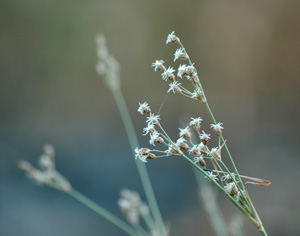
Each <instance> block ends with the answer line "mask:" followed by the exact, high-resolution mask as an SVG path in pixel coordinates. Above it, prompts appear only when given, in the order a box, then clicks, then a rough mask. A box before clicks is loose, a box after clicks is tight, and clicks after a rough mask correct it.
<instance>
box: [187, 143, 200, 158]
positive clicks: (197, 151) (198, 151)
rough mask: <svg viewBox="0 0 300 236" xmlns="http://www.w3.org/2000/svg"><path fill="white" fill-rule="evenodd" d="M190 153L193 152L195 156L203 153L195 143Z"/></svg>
mask: <svg viewBox="0 0 300 236" xmlns="http://www.w3.org/2000/svg"><path fill="white" fill-rule="evenodd" d="M189 153H193V154H194V155H195V156H200V155H201V152H200V150H199V147H198V145H194V146H193V147H192V148H190V149H189Z"/></svg>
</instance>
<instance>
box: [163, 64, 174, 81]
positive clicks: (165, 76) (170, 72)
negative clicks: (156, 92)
mask: <svg viewBox="0 0 300 236" xmlns="http://www.w3.org/2000/svg"><path fill="white" fill-rule="evenodd" d="M174 71H175V70H174V68H173V67H171V66H169V68H168V69H167V70H165V71H164V73H162V74H161V76H162V79H163V80H165V81H167V80H168V79H169V80H172V81H173V80H174V79H175V75H174V74H173V72H174Z"/></svg>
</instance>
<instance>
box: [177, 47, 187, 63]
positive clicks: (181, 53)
mask: <svg viewBox="0 0 300 236" xmlns="http://www.w3.org/2000/svg"><path fill="white" fill-rule="evenodd" d="M177 59H181V60H188V59H189V55H188V54H187V53H186V52H185V51H184V50H183V49H182V48H178V49H177V50H176V52H175V53H174V61H176V60H177Z"/></svg>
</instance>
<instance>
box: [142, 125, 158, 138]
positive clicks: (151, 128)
mask: <svg viewBox="0 0 300 236" xmlns="http://www.w3.org/2000/svg"><path fill="white" fill-rule="evenodd" d="M143 132H144V133H143V135H144V136H145V135H147V134H149V133H150V134H153V132H155V128H154V125H153V124H152V123H150V122H149V123H148V125H147V127H146V128H144V129H143Z"/></svg>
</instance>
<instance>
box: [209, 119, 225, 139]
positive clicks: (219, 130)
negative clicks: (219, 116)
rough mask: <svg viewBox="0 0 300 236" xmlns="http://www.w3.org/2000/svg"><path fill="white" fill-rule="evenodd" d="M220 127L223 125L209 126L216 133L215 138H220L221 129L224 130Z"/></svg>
mask: <svg viewBox="0 0 300 236" xmlns="http://www.w3.org/2000/svg"><path fill="white" fill-rule="evenodd" d="M222 125H223V123H220V122H219V123H217V124H211V125H210V128H213V129H214V130H215V131H216V135H217V136H221V135H222V129H224V128H223V126H222Z"/></svg>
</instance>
